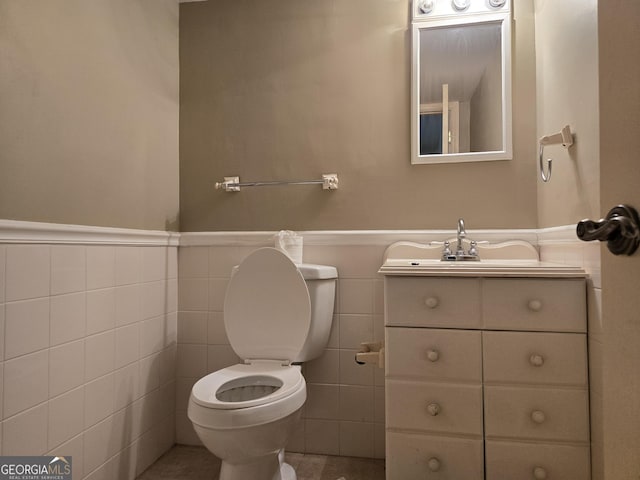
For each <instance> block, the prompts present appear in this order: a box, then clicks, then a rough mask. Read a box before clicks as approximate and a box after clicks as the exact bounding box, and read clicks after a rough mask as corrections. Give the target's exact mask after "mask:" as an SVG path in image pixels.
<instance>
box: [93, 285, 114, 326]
mask: <svg viewBox="0 0 640 480" xmlns="http://www.w3.org/2000/svg"><path fill="white" fill-rule="evenodd" d="M115 324H116V290H115V288H105V289H102V290H92V291H90V292H87V331H86V334H87V335H93V334H95V333H100V332H104V331H105V330H110V329H112V328H113V327H114V326H115Z"/></svg>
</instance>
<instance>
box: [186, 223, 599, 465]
mask: <svg viewBox="0 0 640 480" xmlns="http://www.w3.org/2000/svg"><path fill="white" fill-rule="evenodd" d="M574 230H575V227H573V226H567V227H558V228H551V229H543V230H475V231H473V230H469V231H468V235H469V237H470V238H474V239H480V240H489V241H492V242H499V241H504V240H512V239H521V240H526V241H529V242H531V243H532V244H534V245H540V249H541V255H542V257H543V259H546V260H550V261H551V260H555V261H559V262H563V263H570V264H577V265H581V266H584V267H585V268H586V269H587V270H588V271H589V272H590V273H591V274H592V275H593V277H594V279H597V281H598V282H599V246H598V245H595V244H586V243H583V242H580V241H578V240H577V239H576V238H575V233H574ZM299 233H300V234H301V235H302V236H303V237H304V248H303V257H304V261H305V262H306V263H319V264H327V265H334V266H336V267H337V269H338V277H339V279H338V288H337V297H336V302H335V309H334V323H333V328H332V333H331V337H330V340H329V344H328V345H327V348H326V350H325V353H324V355H323V356H322V357H320V358H319V359H317V360H314V361H312V362H309V363H307V364H305V365H303V374H304V376H305V379H306V381H307V386H308V399H307V403H306V405H305V407H304V411H303V421H302V422H301V423H300V425H299V429H298V431H297V433H296V435H295V437H294V438H293V439H292V441H291V442H290V444H289V446H288V449H289V450H291V451H294V452H300V453H317V454H330V455H347V456H360V457H373V458H384V455H385V446H384V418H385V417H384V415H385V414H384V408H385V406H384V371H382V370H380V369H378V368H375V367H373V366H370V365H363V366H360V365H357V364H356V363H355V362H354V356H355V353H356V351H357V349H358V347H359V345H360V342H365V341H371V340H374V341H378V340H382V339H383V338H384V328H383V327H384V298H383V278H382V276H381V275H379V274H378V273H377V271H378V268H379V267H380V265H381V263H382V256H383V253H384V251H385V249H386V247H387V246H388V245H390V244H391V243H393V242H395V241H399V240H408V241H415V242H420V243H426V242H429V241H443V240H445V239H447V238H451V237H452V236H455V232H453V231H414V230H412V231H339V232H299ZM273 235H274V233H273V232H245V233H243V232H220V233H214V232H211V233H183V234H182V235H181V238H180V249H179V261H178V264H179V275H178V276H179V280H178V281H179V292H180V295H179V302H178V304H179V308H178V310H179V313H178V370H177V381H176V388H177V400H176V409H177V411H176V418H177V440H178V442H179V443H185V444H190V445H198V444H200V442H199V440H198V438H197V437H196V436H195V433H194V432H193V429H192V427H191V424H190V422H189V420H188V418H187V416H186V409H187V402H188V398H189V392H190V389H191V387H192V385H193V383H194V382H195V381H196V380H197V379H198V378H200V377H201V376H203V375H205V374H206V373H208V372H211V371H214V370H217V369H220V368H223V367H225V366H228V365H231V364H233V363H236V362H238V361H239V359H238V358H237V357H236V355H235V354H234V352H233V350H232V349H231V347H230V346H229V343H228V339H227V338H226V336H225V334H224V323H223V316H222V304H223V301H224V291H225V287H226V284H227V282H228V280H229V276H230V272H231V268H232V267H233V266H234V265H237V264H238V263H240V261H242V259H243V258H244V257H245V256H246V255H247V254H248V253H249V252H251V251H252V250H254V249H255V248H258V247H261V246H271V245H273V241H274V240H273ZM591 290H592V292H590V298H591V299H592V302H591V304H592V305H591V306H592V307H595V306H598V305H599V304H598V302H597V298H599V297H596V296H595V295H594V294H593V292H594V291H595V290H594V289H591ZM590 318H596V316H595V315H591V316H590Z"/></svg>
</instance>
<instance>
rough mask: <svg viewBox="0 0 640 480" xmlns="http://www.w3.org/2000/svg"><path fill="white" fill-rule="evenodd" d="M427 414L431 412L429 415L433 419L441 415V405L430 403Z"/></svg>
mask: <svg viewBox="0 0 640 480" xmlns="http://www.w3.org/2000/svg"><path fill="white" fill-rule="evenodd" d="M427 412H429V415H431V416H432V417H435V416H437V415H438V414H439V413H440V405H438V404H437V403H430V404H429V405H427Z"/></svg>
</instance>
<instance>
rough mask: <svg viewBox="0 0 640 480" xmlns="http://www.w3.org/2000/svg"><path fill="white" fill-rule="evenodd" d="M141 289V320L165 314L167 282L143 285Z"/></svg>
mask: <svg viewBox="0 0 640 480" xmlns="http://www.w3.org/2000/svg"><path fill="white" fill-rule="evenodd" d="M140 288H141V289H142V292H141V293H142V319H143V320H144V319H147V318H152V317H158V316H160V315H164V314H165V313H167V311H166V307H167V282H165V281H159V282H149V283H143V284H142V285H141V286H140Z"/></svg>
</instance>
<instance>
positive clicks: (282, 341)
mask: <svg viewBox="0 0 640 480" xmlns="http://www.w3.org/2000/svg"><path fill="white" fill-rule="evenodd" d="M337 276H338V274H337V270H336V268H335V267H332V266H328V265H312V264H298V265H296V264H294V263H293V262H292V261H291V260H290V259H289V257H287V255H285V254H284V253H283V252H281V251H280V250H277V249H275V248H260V249H258V250H256V251H254V252H253V253H251V254H250V255H248V256H247V257H246V258H245V259H244V261H242V263H241V264H240V265H238V266H237V267H234V269H233V272H232V276H231V280H230V281H229V285H228V287H227V293H226V296H225V300H224V324H225V329H226V332H227V336H228V337H229V342H230V344H231V346H232V348H233V350H234V351H235V352H236V354H237V355H238V356H239V357H240V358H242V359H243V360H244V363H241V364H236V365H233V366H230V367H227V368H223V369H222V370H218V371H216V372H213V373H211V374H209V375H207V376H205V377H203V378H201V379H200V380H198V381H197V382H196V384H195V385H194V386H193V389H192V390H191V397H190V398H189V407H188V416H189V419H190V420H191V422H192V423H193V427H194V429H195V431H196V433H197V435H198V437H199V438H200V440H201V441H202V443H203V444H204V446H205V447H207V449H209V451H210V452H212V453H213V454H214V455H216V456H217V457H218V458H220V459H221V460H222V465H221V468H220V477H219V478H220V480H249V479H250V480H295V479H296V474H295V471H294V470H293V468H292V467H291V466H290V465H288V464H287V463H285V462H284V447H285V445H286V443H287V441H288V439H289V437H290V436H291V434H292V432H293V431H294V429H295V427H296V423H297V422H298V420H299V419H300V414H301V409H302V406H303V405H304V402H305V400H306V398H307V390H306V383H305V380H304V377H303V376H302V372H301V370H300V365H298V364H297V363H299V362H304V361H308V360H312V359H313V358H316V357H319V356H320V355H321V354H322V352H323V350H324V348H325V346H326V344H327V341H328V339H329V333H330V330H331V323H332V319H333V303H334V298H335V284H336V279H337Z"/></svg>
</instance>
